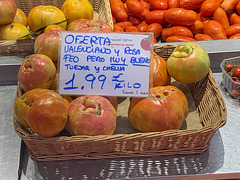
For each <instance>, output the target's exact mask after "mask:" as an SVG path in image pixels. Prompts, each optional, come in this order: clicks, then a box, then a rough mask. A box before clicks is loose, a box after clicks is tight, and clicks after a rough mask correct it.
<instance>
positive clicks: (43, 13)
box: [27, 5, 67, 31]
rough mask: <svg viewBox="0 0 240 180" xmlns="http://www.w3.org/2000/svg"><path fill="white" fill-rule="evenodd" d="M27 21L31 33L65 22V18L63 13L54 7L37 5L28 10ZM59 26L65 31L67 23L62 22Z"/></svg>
mask: <svg viewBox="0 0 240 180" xmlns="http://www.w3.org/2000/svg"><path fill="white" fill-rule="evenodd" d="M27 19H28V25H29V28H30V29H31V31H36V30H37V29H39V28H41V27H44V26H47V25H50V24H54V23H58V22H62V21H65V20H66V17H65V15H64V14H63V12H62V11H61V10H60V9H58V8H57V7H55V6H51V5H48V6H42V5H39V6H35V7H34V8H32V9H31V10H30V12H29V14H28V18H27ZM59 25H60V26H61V27H63V28H64V29H66V27H67V22H63V23H61V24H59Z"/></svg>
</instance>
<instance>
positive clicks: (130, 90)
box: [59, 32, 152, 96]
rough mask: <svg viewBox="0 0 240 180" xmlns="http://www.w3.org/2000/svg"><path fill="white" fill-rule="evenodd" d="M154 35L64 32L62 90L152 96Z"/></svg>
mask: <svg viewBox="0 0 240 180" xmlns="http://www.w3.org/2000/svg"><path fill="white" fill-rule="evenodd" d="M151 37H152V36H151V34H115V33H109V34H103V33H75V32H71V33H69V32H62V41H61V53H60V66H59V67H60V68H59V93H60V94H69V95H86V94H87V95H90V94H96V95H108V96H148V88H149V63H150V49H151V48H150V46H151V42H152V38H151Z"/></svg>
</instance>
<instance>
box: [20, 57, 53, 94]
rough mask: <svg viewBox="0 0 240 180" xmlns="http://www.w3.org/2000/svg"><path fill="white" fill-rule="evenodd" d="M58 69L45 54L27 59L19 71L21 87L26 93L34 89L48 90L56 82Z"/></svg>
mask: <svg viewBox="0 0 240 180" xmlns="http://www.w3.org/2000/svg"><path fill="white" fill-rule="evenodd" d="M55 76H56V67H55V65H54V63H53V61H52V60H51V59H50V58H49V57H48V56H46V55H44V54H32V55H29V56H27V57H26V58H25V60H24V61H23V63H22V64H21V66H20V68H19V71H18V82H19V86H20V87H21V88H22V89H23V90H24V91H25V92H26V91H29V90H31V89H34V88H44V89H48V88H50V86H51V85H52V83H53V82H54V78H55Z"/></svg>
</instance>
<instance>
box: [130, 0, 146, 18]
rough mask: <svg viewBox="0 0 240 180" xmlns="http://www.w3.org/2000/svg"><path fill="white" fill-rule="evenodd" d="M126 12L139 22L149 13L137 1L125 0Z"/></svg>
mask: <svg viewBox="0 0 240 180" xmlns="http://www.w3.org/2000/svg"><path fill="white" fill-rule="evenodd" d="M126 5H127V9H128V11H129V12H130V13H131V14H132V15H134V16H136V17H138V18H140V19H141V20H145V19H146V15H147V14H148V13H149V12H150V11H149V9H147V8H146V7H145V6H144V5H143V4H142V3H141V2H139V1H138V0H127V1H126Z"/></svg>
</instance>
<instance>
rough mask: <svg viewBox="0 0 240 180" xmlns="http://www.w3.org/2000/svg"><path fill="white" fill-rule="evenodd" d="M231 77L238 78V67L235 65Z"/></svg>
mask: <svg viewBox="0 0 240 180" xmlns="http://www.w3.org/2000/svg"><path fill="white" fill-rule="evenodd" d="M232 77H236V78H240V67H235V68H234V71H233V73H232Z"/></svg>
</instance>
